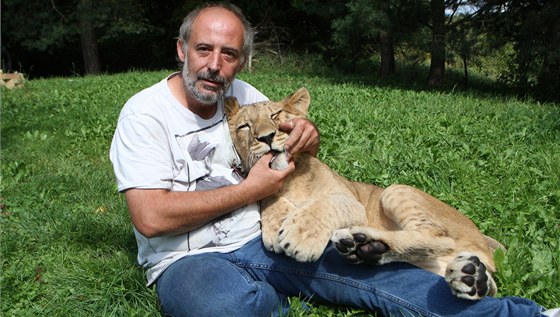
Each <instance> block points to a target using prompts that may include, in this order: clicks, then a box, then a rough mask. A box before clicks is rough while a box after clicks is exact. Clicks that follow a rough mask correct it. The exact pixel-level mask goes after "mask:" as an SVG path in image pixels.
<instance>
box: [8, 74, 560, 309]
mask: <svg viewBox="0 0 560 317" xmlns="http://www.w3.org/2000/svg"><path fill="white" fill-rule="evenodd" d="M296 66H297V65H295V66H293V67H295V69H291V70H289V71H282V70H281V69H277V68H275V67H272V66H271V67H270V68H269V69H268V68H267V69H258V68H257V69H256V70H255V71H254V72H252V73H248V72H246V73H243V74H241V76H240V77H241V78H243V79H245V80H247V81H249V82H250V83H252V84H253V85H255V86H256V87H257V88H259V89H260V90H261V91H263V92H264V93H265V94H267V95H268V96H269V97H270V98H273V99H278V98H282V97H284V96H285V95H287V94H289V93H291V92H292V91H294V90H295V89H297V88H299V87H300V86H306V87H307V88H308V89H309V90H310V92H311V95H312V108H311V116H312V119H313V120H314V121H315V122H316V124H317V126H318V127H319V129H320V131H321V135H322V146H321V152H320V158H321V159H322V160H324V161H325V162H327V163H328V164H329V165H330V166H332V167H333V168H334V169H335V170H337V171H338V172H340V173H341V174H343V175H345V176H347V177H349V178H352V179H355V180H360V181H365V182H373V183H376V184H379V185H385V186H386V185H389V184H392V183H407V184H411V185H414V186H417V187H419V188H421V189H423V190H425V191H427V192H429V193H431V194H433V195H435V196H436V197H438V198H440V199H442V200H444V201H446V202H448V203H450V204H451V205H453V206H455V207H457V208H459V209H460V210H461V211H462V212H464V213H465V214H467V215H468V216H469V217H470V218H472V219H473V220H474V221H475V222H476V223H477V224H478V225H479V227H480V228H481V229H482V230H483V231H484V232H485V233H486V234H488V235H491V236H493V237H495V238H497V239H498V240H500V241H501V242H503V243H504V244H505V245H506V246H507V247H508V252H507V253H505V254H499V255H498V256H497V264H498V267H499V268H500V271H499V273H498V276H497V278H498V282H499V284H500V294H499V295H500V296H502V295H518V296H524V297H528V298H531V299H533V300H535V301H537V302H539V303H541V304H543V305H545V306H553V305H557V304H558V303H559V302H560V289H559V288H560V287H559V286H558V282H557V281H558V280H560V274H559V262H560V254H559V253H558V250H559V241H560V230H559V229H560V228H559V227H560V220H559V219H560V211H559V210H560V208H559V207H560V189H559V188H560V186H559V185H560V179H559V177H560V176H559V175H560V174H559V173H558V171H560V111H559V110H560V108H559V107H558V105H551V104H538V103H535V102H531V101H520V100H516V99H507V98H503V97H487V96H485V97H480V96H477V95H476V94H475V93H472V92H461V93H457V92H456V93H446V92H433V91H432V92H423V91H414V90H407V89H398V88H383V87H376V86H373V85H365V84H363V83H361V82H362V81H360V80H358V81H354V79H353V78H351V77H344V78H340V76H337V74H333V75H332V76H329V75H328V72H325V71H322V72H307V70H306V69H303V70H302V69H300V68H297V67H305V66H304V65H300V66H297V67H296ZM166 74H167V72H165V71H162V72H146V73H142V72H131V73H127V74H120V75H111V76H95V77H85V78H56V79H49V80H32V81H29V82H27V83H26V85H25V87H23V88H21V89H17V90H12V91H8V90H2V91H1V93H2V122H1V125H2V136H1V137H2V139H1V141H2V182H1V190H2V201H1V206H2V212H1V222H0V224H1V226H2V232H1V246H0V247H1V261H2V278H1V287H2V288H1V296H2V300H1V308H2V313H3V315H5V316H36V315H42V316H70V315H71V316H81V315H97V316H124V315H128V316H154V315H157V314H158V312H159V311H158V303H157V299H156V296H155V293H154V291H153V290H152V289H149V288H146V287H145V280H144V277H143V274H142V272H141V270H140V269H139V267H137V266H136V263H135V258H136V245H135V241H134V237H133V234H132V228H131V224H130V221H129V218H128V215H127V211H126V204H125V202H124V200H123V197H122V196H121V195H119V194H118V193H117V191H116V186H115V182H114V177H113V172H112V168H111V164H110V162H109V159H108V149H109V145H110V141H111V137H112V134H113V130H114V128H115V124H116V120H117V117H118V114H119V111H120V109H121V107H122V105H123V104H124V102H125V101H126V100H127V99H128V98H129V97H130V96H131V95H133V94H134V93H136V92H137V91H139V90H141V89H143V88H145V87H147V86H149V85H151V84H153V83H155V82H157V81H159V80H161V78H163V77H164V76H165V75H166ZM310 74H311V75H310ZM293 301H294V303H296V302H297V301H298V299H295V298H294V299H293ZM299 306H300V305H299V304H298V303H296V304H295V305H294V310H293V312H292V313H291V315H290V316H292V315H293V316H303V315H309V316H327V315H329V316H361V315H366V314H365V313H363V312H361V311H356V310H351V309H350V310H349V309H346V308H333V307H328V306H323V305H320V304H316V305H315V304H313V303H311V309H310V310H309V311H305V310H303V311H300V310H298V308H296V307H299Z"/></svg>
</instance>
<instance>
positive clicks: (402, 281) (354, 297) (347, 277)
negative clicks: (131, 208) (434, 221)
mask: <svg viewBox="0 0 560 317" xmlns="http://www.w3.org/2000/svg"><path fill="white" fill-rule="evenodd" d="M156 283H157V284H156V285H157V293H158V296H159V298H160V302H161V306H162V309H163V311H164V312H165V313H166V314H168V315H171V316H205V317H207V316H230V317H233V316H240V317H247V316H271V315H276V316H277V315H279V314H281V313H280V311H283V312H286V311H287V309H288V308H289V307H288V303H287V301H286V298H287V297H288V296H304V297H307V298H313V299H314V300H318V301H324V302H328V303H333V304H340V305H346V306H352V307H357V308H363V309H368V310H371V311H380V312H381V313H382V314H383V315H384V316H425V317H431V316H446V317H447V316H449V317H451V316H461V317H465V316H476V317H480V316H485V317H491V316H503V317H506V316H507V317H517V316H518V317H532V316H541V315H540V312H541V311H542V307H541V306H539V305H537V304H536V303H534V302H532V301H530V300H527V299H523V298H517V297H505V298H492V297H488V298H485V299H483V300H480V301H469V300H463V299H459V298H457V297H455V296H454V295H452V294H451V291H450V290H449V287H448V286H447V284H446V282H445V280H444V279H443V278H442V277H440V276H438V275H435V274H433V273H430V272H427V271H425V270H422V269H419V268H416V267H414V266H412V265H409V264H406V263H393V264H388V265H382V266H368V265H352V264H348V263H346V262H344V260H343V259H342V257H341V256H340V255H338V253H337V252H336V250H335V249H334V248H333V246H332V245H329V247H328V248H327V250H326V251H325V253H324V255H323V256H322V257H321V259H320V260H319V261H317V262H314V263H299V262H296V261H295V260H293V259H291V258H288V257H287V256H285V255H279V254H275V253H271V252H269V251H267V250H265V249H264V247H263V245H262V242H261V239H260V237H259V238H256V239H254V240H252V241H251V242H249V243H248V244H246V245H245V246H243V247H242V248H241V249H239V250H237V251H234V252H230V253H224V254H220V253H207V254H200V255H193V256H186V257H184V258H182V259H180V260H178V261H177V262H175V263H174V264H172V265H171V266H170V267H169V268H167V269H166V271H165V272H164V273H163V274H162V276H161V277H160V278H159V279H158V280H157V282H156Z"/></svg>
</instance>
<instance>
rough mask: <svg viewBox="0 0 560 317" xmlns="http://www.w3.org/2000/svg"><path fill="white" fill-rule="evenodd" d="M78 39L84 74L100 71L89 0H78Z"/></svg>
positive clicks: (91, 8) (94, 73) (91, 7)
mask: <svg viewBox="0 0 560 317" xmlns="http://www.w3.org/2000/svg"><path fill="white" fill-rule="evenodd" d="M79 14H80V41H81V45H82V56H83V59H84V68H85V73H86V75H96V74H99V73H101V67H100V62H99V52H98V49H97V38H96V37H95V31H94V29H93V23H92V15H93V6H92V2H91V0H80V5H79Z"/></svg>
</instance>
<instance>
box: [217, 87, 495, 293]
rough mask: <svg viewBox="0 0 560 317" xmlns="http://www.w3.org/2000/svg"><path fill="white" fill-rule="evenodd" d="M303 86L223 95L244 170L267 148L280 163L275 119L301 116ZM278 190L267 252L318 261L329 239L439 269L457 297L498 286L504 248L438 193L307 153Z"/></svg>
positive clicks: (359, 254)
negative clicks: (334, 166) (243, 101)
mask: <svg viewBox="0 0 560 317" xmlns="http://www.w3.org/2000/svg"><path fill="white" fill-rule="evenodd" d="M309 104H310V96H309V92H308V91H307V89H305V88H301V89H299V90H298V91H296V92H295V93H294V94H293V95H291V96H288V97H286V98H285V99H284V100H282V101H279V102H273V101H267V102H260V103H255V104H251V105H246V106H243V107H240V106H239V104H238V102H237V100H236V99H235V98H228V99H226V103H225V112H226V116H227V121H228V125H229V129H230V133H231V137H232V140H233V144H234V146H235V149H236V150H237V152H238V154H239V156H240V159H241V165H242V166H240V169H242V172H244V173H247V172H248V171H249V170H250V168H251V167H252V166H253V165H254V164H255V162H256V161H257V160H258V159H259V158H260V157H261V156H262V155H264V154H265V153H267V152H270V151H273V152H275V153H277V156H276V157H275V159H274V160H273V161H272V162H271V167H272V168H275V169H282V168H285V166H286V157H285V154H284V141H285V140H286V138H287V134H286V133H284V132H282V131H280V130H279V129H278V125H279V124H280V123H281V122H284V121H287V120H289V119H291V118H294V117H306V116H307V111H308V109H309ZM294 159H295V162H296V170H295V171H294V172H293V173H292V174H290V176H289V177H288V179H287V180H286V182H285V183H284V187H283V188H282V190H281V191H280V192H279V193H278V194H277V195H274V196H272V197H269V198H267V199H265V200H263V201H262V238H263V242H264V244H265V246H266V248H268V249H269V250H271V251H274V252H277V253H281V252H283V253H285V254H287V255H288V256H291V257H293V258H295V259H296V260H298V261H315V260H317V259H318V258H319V257H320V256H321V254H322V253H323V251H324V250H325V247H326V246H327V244H328V243H329V240H331V241H332V242H333V243H334V244H335V246H336V249H337V250H338V252H339V253H340V254H341V255H342V256H343V257H344V258H345V259H346V260H348V261H350V262H352V263H370V264H384V263H389V262H397V261H400V262H408V263H411V264H414V265H416V266H419V267H421V268H424V269H426V270H429V271H431V272H434V273H436V274H439V275H441V276H444V277H445V279H446V281H447V283H448V284H449V286H450V287H451V290H452V292H453V293H454V294H456V295H457V296H458V297H461V298H466V299H473V300H474V299H480V298H482V297H484V296H487V295H490V296H491V295H494V294H495V293H496V283H495V282H494V280H493V278H492V275H491V274H490V273H491V272H494V271H495V266H494V262H493V252H494V250H495V249H496V248H499V247H502V246H501V244H500V243H499V242H497V241H496V240H494V239H492V238H490V237H487V236H485V235H483V234H482V233H480V231H479V230H478V229H477V227H476V226H475V225H474V224H473V222H472V221H470V220H469V219H468V218H466V217H465V216H464V215H462V214H461V213H460V212H458V211H457V210H456V209H454V208H452V207H450V206H448V205H446V204H445V203H443V202H441V201H439V200H438V199H436V198H434V197H432V196H430V195H428V194H426V193H424V192H422V191H420V190H418V189H416V188H414V187H411V186H406V185H392V186H389V187H388V188H385V189H384V188H381V187H377V186H375V185H371V184H364V183H358V182H353V181H349V180H347V179H345V178H343V177H342V176H340V175H338V174H337V173H335V172H334V171H333V170H331V169H330V168H329V167H328V166H327V165H326V164H324V163H322V162H321V161H319V160H318V159H317V158H315V157H313V156H311V155H308V154H306V153H303V154H299V155H296V156H295V157H294Z"/></svg>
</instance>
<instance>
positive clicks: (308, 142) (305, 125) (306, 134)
mask: <svg viewBox="0 0 560 317" xmlns="http://www.w3.org/2000/svg"><path fill="white" fill-rule="evenodd" d="M279 128H280V130H282V131H284V132H286V133H289V134H290V135H289V137H288V139H287V140H286V144H285V146H286V150H287V151H288V153H290V154H294V153H299V152H306V153H309V154H311V155H313V156H317V153H318V152H319V144H320V137H319V130H317V127H315V125H314V124H313V122H311V121H310V120H308V119H305V118H294V119H291V120H289V121H286V122H283V123H281V124H280V126H279Z"/></svg>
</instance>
